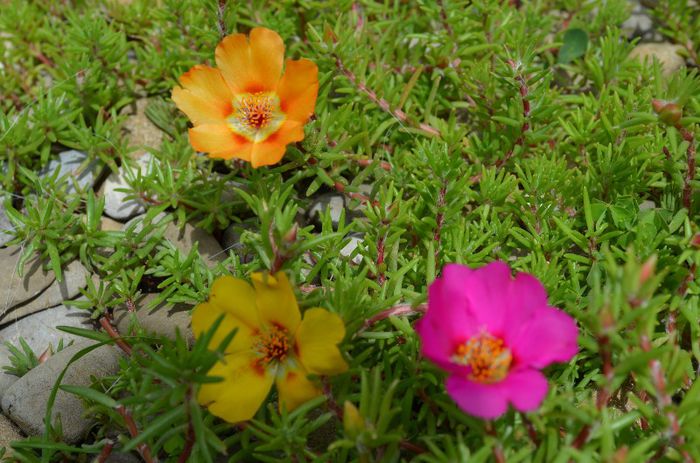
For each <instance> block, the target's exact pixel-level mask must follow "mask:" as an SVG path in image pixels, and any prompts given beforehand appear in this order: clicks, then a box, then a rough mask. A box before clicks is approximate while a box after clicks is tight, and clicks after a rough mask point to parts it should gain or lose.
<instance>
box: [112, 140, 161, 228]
mask: <svg viewBox="0 0 700 463" xmlns="http://www.w3.org/2000/svg"><path fill="white" fill-rule="evenodd" d="M150 160H151V156H150V154H148V153H146V154H144V155H143V156H141V157H140V158H139V159H138V160H137V161H136V162H135V163H132V171H133V172H134V173H136V172H137V171H141V172H143V173H144V174H145V173H146V171H147V169H148V163H149V162H150ZM121 189H127V190H130V189H131V187H130V186H129V183H128V182H127V173H126V168H125V166H121V167H120V168H119V172H112V173H111V174H109V177H107V180H105V183H104V185H103V194H104V197H105V209H104V212H105V214H107V215H108V216H110V217H111V218H113V219H116V220H127V219H130V218H131V217H133V216H135V215H138V214H143V213H144V212H145V211H146V208H145V207H144V204H143V203H142V202H141V201H138V200H134V199H128V200H127V199H126V197H127V196H128V195H129V193H127V192H124V191H118V190H121Z"/></svg>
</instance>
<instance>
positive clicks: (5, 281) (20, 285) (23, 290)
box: [0, 246, 55, 317]
mask: <svg viewBox="0 0 700 463" xmlns="http://www.w3.org/2000/svg"><path fill="white" fill-rule="evenodd" d="M21 254H22V248H21V247H20V246H10V247H7V248H0V269H3V270H2V271H3V273H4V276H3V277H2V278H0V317H1V316H4V314H5V313H6V312H7V311H8V310H9V309H11V308H12V307H14V306H16V305H18V304H21V303H23V302H24V301H27V300H29V299H31V298H33V297H36V296H37V295H38V294H39V293H41V292H42V291H43V290H44V289H46V288H47V287H48V286H49V285H50V284H51V283H52V282H53V281H54V280H55V276H54V274H53V272H51V271H48V270H44V269H43V268H42V261H41V260H39V259H38V257H33V258H30V259H29V260H28V261H27V262H26V263H25V264H24V271H23V275H22V276H20V275H19V274H18V273H17V264H18V263H19V258H20V255H21Z"/></svg>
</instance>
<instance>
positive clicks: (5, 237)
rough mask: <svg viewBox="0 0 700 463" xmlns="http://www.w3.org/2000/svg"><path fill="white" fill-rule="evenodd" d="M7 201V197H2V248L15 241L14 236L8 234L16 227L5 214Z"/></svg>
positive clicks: (0, 221) (0, 239)
mask: <svg viewBox="0 0 700 463" xmlns="http://www.w3.org/2000/svg"><path fill="white" fill-rule="evenodd" d="M5 199H6V196H3V195H0V246H5V244H7V243H9V242H10V241H11V240H13V239H14V235H12V234H10V233H8V232H11V231H13V230H14V229H15V227H14V226H13V225H12V222H10V219H8V218H7V215H6V214H5Z"/></svg>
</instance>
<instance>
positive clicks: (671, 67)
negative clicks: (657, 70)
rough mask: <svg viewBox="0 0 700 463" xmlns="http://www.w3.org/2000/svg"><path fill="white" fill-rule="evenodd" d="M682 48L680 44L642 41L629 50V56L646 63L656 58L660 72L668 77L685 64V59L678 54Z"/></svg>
mask: <svg viewBox="0 0 700 463" xmlns="http://www.w3.org/2000/svg"><path fill="white" fill-rule="evenodd" d="M682 49H683V47H681V46H680V45H673V44H671V43H643V44H641V45H637V46H636V47H635V48H634V50H632V51H631V52H630V58H631V59H637V60H639V61H641V62H643V63H648V64H651V61H652V60H653V59H657V60H658V61H659V63H660V64H661V69H662V74H663V75H664V76H665V77H669V76H671V75H672V74H673V73H674V72H676V71H677V70H679V69H680V68H681V67H682V66H683V65H684V64H685V59H683V57H682V56H680V55H679V54H678V51H680V50H682Z"/></svg>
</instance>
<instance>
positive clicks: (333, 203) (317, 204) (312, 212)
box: [308, 193, 347, 227]
mask: <svg viewBox="0 0 700 463" xmlns="http://www.w3.org/2000/svg"><path fill="white" fill-rule="evenodd" d="M344 208H345V198H344V197H343V196H342V195H338V194H334V193H331V194H324V195H321V196H319V197H318V198H316V200H315V201H314V202H313V203H312V204H311V207H309V212H308V216H309V219H310V220H311V221H312V222H314V223H316V224H317V225H320V224H321V214H323V213H324V212H325V211H326V209H328V210H329V213H330V216H331V221H332V222H333V227H337V226H338V224H339V223H340V216H341V214H342V212H343V209H344ZM346 219H347V215H346Z"/></svg>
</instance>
